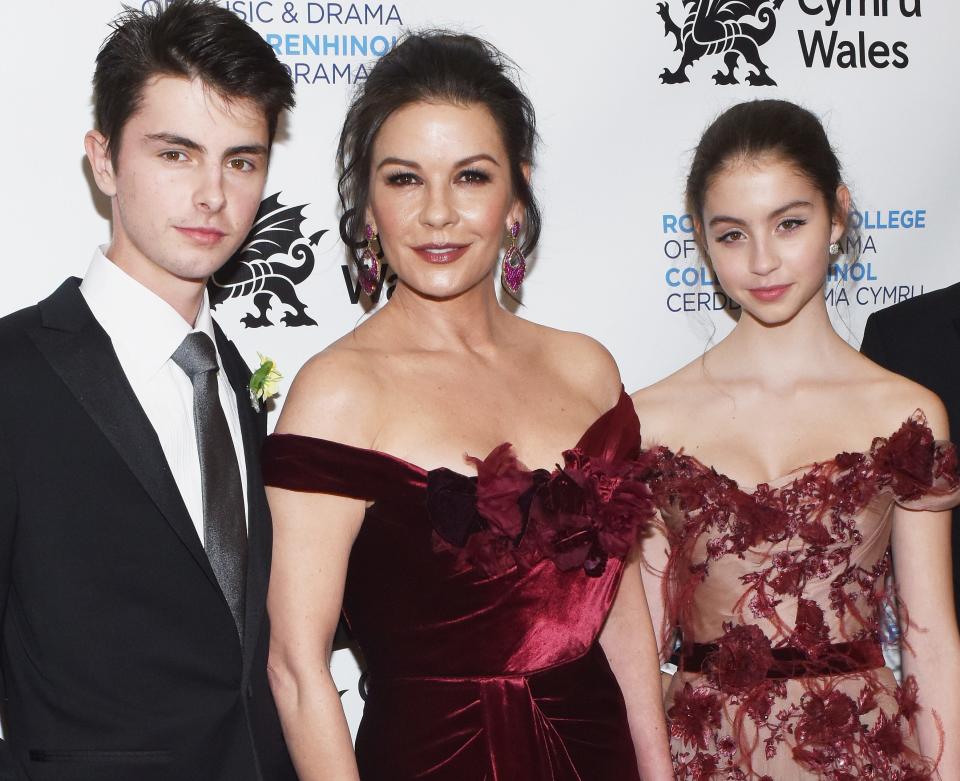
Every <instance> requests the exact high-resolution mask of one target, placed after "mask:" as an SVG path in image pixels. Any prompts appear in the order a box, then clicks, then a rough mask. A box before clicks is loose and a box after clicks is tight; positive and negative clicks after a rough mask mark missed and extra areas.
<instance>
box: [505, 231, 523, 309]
mask: <svg viewBox="0 0 960 781" xmlns="http://www.w3.org/2000/svg"><path fill="white" fill-rule="evenodd" d="M519 235H520V223H519V222H514V223H513V225H511V226H510V246H509V247H507V251H506V253H505V254H504V256H503V265H502V266H501V268H500V284H502V285H503V286H504V287H505V288H506V289H507V290H509V291H510V292H511V293H514V294H515V293H516V292H517V291H518V290H519V289H520V285H521V284H523V277H524V275H525V274H526V273H527V259H526V258H525V257H523V252H521V251H520V247H518V246H517V237H518V236H519Z"/></svg>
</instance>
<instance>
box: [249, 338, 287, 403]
mask: <svg viewBox="0 0 960 781" xmlns="http://www.w3.org/2000/svg"><path fill="white" fill-rule="evenodd" d="M257 357H258V358H260V368H259V369H257V370H256V371H255V372H254V373H253V375H252V376H251V377H250V383H249V384H248V386H247V388H248V390H249V391H250V403H251V404H252V405H253V408H254V409H255V410H257V411H258V412H259V411H260V410H261V409H262V408H263V405H264V404H265V403H266V402H267V401H268V400H269V399H272V398H273V397H274V396H276V395H277V392H278V390H277V389H278V385H279V382H280V380H282V379H283V375H282V374H280V372H278V371H277V364H276V363H275V362H274V361H272V360H271V359H270V358H267V357H266V356H264V355H260V353H257Z"/></svg>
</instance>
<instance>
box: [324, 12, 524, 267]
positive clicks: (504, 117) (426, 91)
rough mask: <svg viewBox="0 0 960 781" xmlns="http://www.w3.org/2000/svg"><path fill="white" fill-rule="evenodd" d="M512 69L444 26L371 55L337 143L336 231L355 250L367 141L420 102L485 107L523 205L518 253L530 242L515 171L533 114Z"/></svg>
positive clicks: (359, 241) (366, 176)
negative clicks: (395, 115)
mask: <svg viewBox="0 0 960 781" xmlns="http://www.w3.org/2000/svg"><path fill="white" fill-rule="evenodd" d="M516 71H517V68H516V66H515V65H514V64H513V63H512V62H511V61H510V60H509V59H508V58H507V57H506V56H505V55H504V54H502V53H501V52H500V51H499V50H498V49H497V48H496V47H494V46H493V45H491V44H489V43H487V42H486V41H483V40H481V39H479V38H475V37H474V36H472V35H460V34H454V33H450V32H448V31H444V30H431V31H426V32H420V33H411V34H409V35H407V36H406V37H405V38H404V39H403V40H402V41H401V42H400V43H399V44H397V46H396V47H394V48H393V49H392V50H391V51H390V52H388V53H387V54H385V55H384V56H383V57H381V58H380V60H378V61H377V63H376V65H374V67H373V69H372V70H371V71H370V74H369V76H368V77H367V79H366V81H365V82H364V83H363V85H362V86H361V87H360V88H359V89H358V91H357V93H356V95H355V96H354V98H353V101H352V103H351V104H350V108H349V110H348V111H347V116H346V119H345V120H344V123H343V129H342V130H341V132H340V143H339V144H338V146H337V168H338V171H339V174H340V179H339V182H338V184H337V190H338V192H339V194H340V203H341V205H342V207H343V211H344V214H343V219H341V221H340V235H341V237H342V238H343V240H344V242H345V243H346V244H347V246H349V247H351V248H352V249H353V251H354V254H355V255H357V256H359V254H360V250H359V248H360V247H362V246H363V237H364V227H365V225H366V211H367V204H368V201H369V196H370V166H371V154H372V152H373V141H374V139H375V138H376V135H377V133H378V132H379V131H380V128H381V127H383V123H384V122H385V121H386V120H387V118H388V117H389V116H390V115H391V114H393V112H394V111H397V110H398V109H400V108H403V107H404V106H407V105H410V104H411V103H421V102H426V103H452V104H454V105H457V106H468V105H471V104H480V105H483V106H485V107H486V108H487V110H488V111H489V112H490V114H491V116H492V117H493V119H494V120H495V121H496V123H497V126H498V127H499V129H500V134H501V136H502V138H503V145H504V147H505V149H506V151H507V156H508V158H509V164H510V179H511V183H512V186H513V193H514V195H515V197H516V198H517V199H518V200H519V201H520V202H521V203H522V204H523V206H524V208H525V209H526V218H525V219H524V222H523V227H522V232H521V234H520V239H519V244H520V246H521V249H522V250H523V252H524V254H527V253H529V252H530V251H531V250H532V249H533V248H534V247H535V246H536V244H537V241H538V239H539V238H540V225H541V220H540V208H539V206H538V205H537V201H536V198H534V195H533V191H532V189H531V187H530V184H529V183H528V182H527V179H526V177H525V176H524V173H523V166H524V165H531V164H532V163H533V153H534V147H535V145H536V141H537V129H536V116H535V114H534V111H533V104H531V102H530V100H529V98H527V96H526V95H524V94H523V92H521V91H520V88H519V87H518V86H517V83H516V81H515V74H516Z"/></svg>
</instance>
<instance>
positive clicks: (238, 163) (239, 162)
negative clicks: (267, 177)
mask: <svg viewBox="0 0 960 781" xmlns="http://www.w3.org/2000/svg"><path fill="white" fill-rule="evenodd" d="M227 165H229V166H230V167H231V168H232V169H233V170H234V171H253V170H254V169H255V168H256V166H255V165H254V164H253V163H251V162H250V161H249V160H244V159H243V158H242V157H236V158H234V159H233V160H231V161H230V162H229V163H227Z"/></svg>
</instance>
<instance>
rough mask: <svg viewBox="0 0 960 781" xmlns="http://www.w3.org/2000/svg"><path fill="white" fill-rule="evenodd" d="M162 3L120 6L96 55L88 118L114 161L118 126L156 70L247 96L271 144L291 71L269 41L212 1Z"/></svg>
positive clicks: (290, 98)
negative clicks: (150, 8)
mask: <svg viewBox="0 0 960 781" xmlns="http://www.w3.org/2000/svg"><path fill="white" fill-rule="evenodd" d="M160 7H161V4H160V3H159V2H158V3H156V9H157V11H156V13H147V12H143V11H140V10H137V9H134V8H130V7H126V9H125V10H124V12H123V13H122V14H120V16H118V17H117V18H116V19H115V20H114V21H113V24H112V25H111V26H112V27H113V32H112V33H111V34H110V35H109V36H108V37H107V39H106V40H105V41H104V43H103V46H102V47H101V49H100V53H99V54H98V55H97V67H96V71H95V72H94V75H93V102H94V121H95V122H96V128H97V130H99V131H100V132H101V133H103V135H104V136H106V138H107V143H108V145H109V148H110V154H111V157H112V159H113V162H114V165H116V162H117V153H118V150H119V148H120V136H121V134H122V132H123V128H124V125H126V123H127V120H129V119H130V117H131V116H133V114H135V113H136V111H137V109H138V108H139V105H140V100H141V98H142V95H143V87H144V85H145V84H146V83H147V81H149V80H150V79H151V78H153V77H154V76H180V77H183V78H186V79H195V78H196V79H200V81H202V82H203V83H204V84H205V85H207V86H208V87H210V88H211V89H212V90H213V91H214V92H215V93H217V94H218V95H220V96H221V97H223V98H225V99H227V100H231V99H249V100H252V101H253V102H254V103H256V104H257V105H258V106H259V107H260V108H261V109H262V110H263V113H264V115H265V116H266V120H267V127H268V130H269V137H270V141H271V143H272V142H273V137H274V134H275V133H276V129H277V122H278V120H279V118H280V114H281V112H283V111H284V110H285V109H289V108H292V107H293V105H294V95H293V81H292V80H291V78H290V74H289V72H288V71H287V69H286V68H284V67H283V65H282V64H281V63H280V61H279V60H278V59H277V57H276V55H275V54H274V52H273V49H272V48H271V47H270V46H269V44H267V42H266V41H264V40H263V38H261V37H260V35H259V34H258V33H257V32H256V31H255V30H253V29H252V28H251V27H249V26H248V25H247V24H246V23H245V22H243V21H242V20H241V19H240V18H239V17H238V16H236V15H235V14H233V13H231V12H230V11H228V10H226V9H225V8H222V7H220V6H217V5H216V4H215V3H213V2H211V1H210V0H172V2H170V3H169V4H168V5H167V6H166V7H165V8H163V9H162V10H160Z"/></svg>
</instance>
